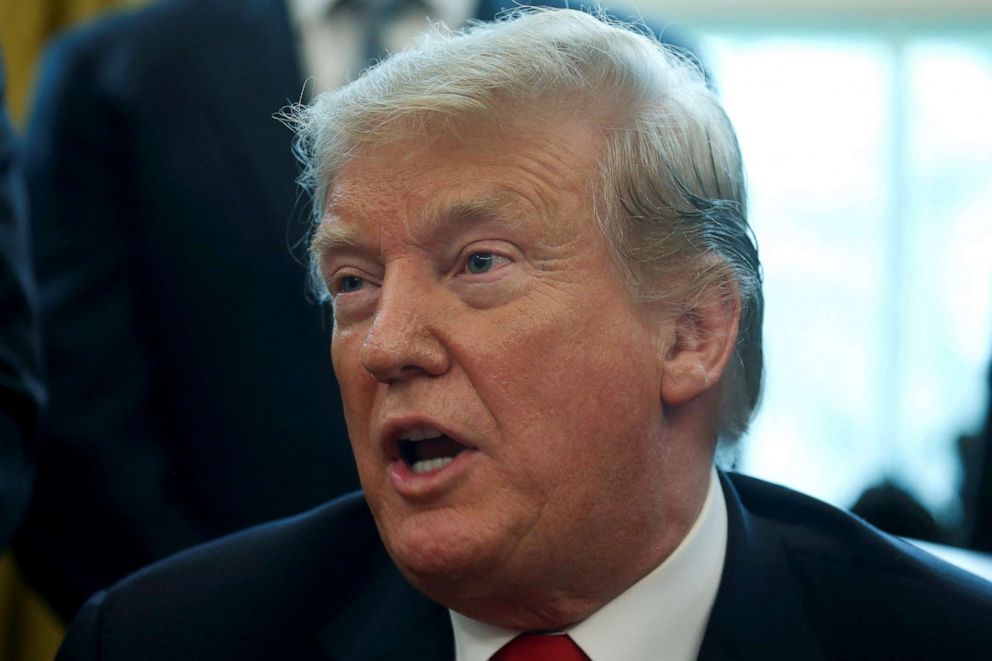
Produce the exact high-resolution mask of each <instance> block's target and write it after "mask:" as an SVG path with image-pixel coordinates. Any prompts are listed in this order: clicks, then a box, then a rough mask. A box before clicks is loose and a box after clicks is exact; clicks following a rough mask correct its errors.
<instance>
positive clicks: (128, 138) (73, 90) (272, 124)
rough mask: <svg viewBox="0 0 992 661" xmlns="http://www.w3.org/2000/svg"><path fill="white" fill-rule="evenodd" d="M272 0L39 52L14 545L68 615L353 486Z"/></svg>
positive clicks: (278, 1)
mask: <svg viewBox="0 0 992 661" xmlns="http://www.w3.org/2000/svg"><path fill="white" fill-rule="evenodd" d="M511 4H512V2H511V1H510V0H484V1H483V2H481V4H480V7H479V10H478V13H477V16H478V17H479V18H491V17H492V16H493V15H494V14H495V13H496V12H497V11H498V10H500V9H502V8H503V7H505V6H509V5H511ZM550 4H556V3H554V2H552V3H550ZM557 4H562V2H561V1H559V2H558V3H557ZM284 5H285V2H284V0H167V1H166V2H161V3H157V4H155V5H152V6H150V7H148V8H147V9H144V10H141V11H137V12H130V13H125V14H121V15H117V16H114V17H112V18H109V19H105V20H101V21H99V22H97V23H95V24H93V25H90V26H87V27H84V28H83V29H81V30H78V31H74V32H72V33H70V34H68V35H66V36H65V37H64V38H62V39H59V40H58V41H57V42H56V43H54V45H53V46H52V47H51V49H50V51H49V52H48V54H47V58H46V60H45V62H44V64H43V66H42V67H41V75H40V80H39V83H38V92H37V98H36V100H35V103H34V108H35V110H34V113H33V117H32V118H31V122H30V131H29V134H28V140H27V174H28V183H29V189H30V194H31V201H32V204H33V207H34V217H35V220H36V223H37V231H36V241H35V248H36V257H37V268H38V279H39V284H40V290H41V295H42V303H43V314H44V319H43V320H44V322H45V328H46V330H47V332H46V338H45V340H46V353H47V359H48V363H49V367H50V370H49V371H50V380H51V390H52V393H51V405H50V416H49V423H50V424H49V427H48V434H47V437H46V438H45V443H44V450H43V454H42V456H41V458H40V465H39V470H38V481H37V488H36V495H35V498H34V501H33V502H32V504H31V506H30V509H29V511H28V513H27V519H26V522H25V524H24V526H23V527H22V529H21V531H20V533H19V534H18V536H17V539H16V540H15V551H16V553H17V556H18V559H19V561H20V563H21V565H22V568H23V569H24V571H25V574H26V575H27V576H28V578H29V580H30V581H31V583H32V584H34V585H35V586H36V587H38V588H39V589H40V590H41V591H42V593H43V594H44V595H45V596H46V597H47V598H48V599H49V601H50V602H51V603H52V604H53V605H54V606H55V607H56V609H57V610H58V611H59V612H60V613H61V614H62V615H63V616H64V617H67V618H68V617H71V615H72V614H73V613H74V612H75V610H76V609H77V608H78V606H79V605H80V604H81V603H82V602H83V600H85V598H86V597H87V596H89V595H90V594H91V593H93V592H94V591H96V590H97V589H100V588H103V587H106V586H107V585H109V584H110V583H111V582H113V581H114V580H116V579H117V578H119V577H121V576H123V575H125V574H126V573H129V572H130V571H132V570H134V569H136V568H137V567H139V566H141V565H143V564H146V563H148V562H150V561H152V560H155V559H158V558H161V557H164V556H165V555H168V554H170V553H173V552H175V551H177V550H179V549H181V548H184V547H187V546H190V545H192V544H194V543H199V542H202V541H205V540H207V539H210V538H213V537H216V536H218V535H220V534H223V533H227V532H230V531H233V530H235V529H239V528H243V527H246V526H249V525H254V524H257V523H260V522H262V521H267V520H271V519H274V518H278V517H282V516H287V515H289V514H293V513H296V512H301V511H304V510H306V509H309V508H311V507H313V506H315V505H317V504H318V503H321V502H326V501H327V500H329V499H331V498H333V497H335V496H337V495H340V494H342V493H345V492H347V491H350V490H353V489H355V488H357V486H358V483H357V478H356V476H355V471H354V466H353V460H352V458H351V453H350V450H349V447H348V441H347V438H346V433H345V427H344V421H343V416H342V412H341V408H340V401H339V400H340V397H339V394H338V391H337V385H336V383H335V380H334V376H333V374H332V371H331V365H330V360H329V358H328V347H329V326H330V324H329V320H328V319H327V318H325V316H324V315H325V313H324V312H323V311H322V310H321V309H320V308H319V307H318V306H316V305H313V304H312V303H311V302H310V301H308V300H307V295H306V277H305V268H304V266H303V262H304V261H305V257H304V252H305V250H304V248H305V245H304V244H305V241H304V240H303V239H304V236H305V234H306V232H307V229H308V221H309V200H306V199H304V198H303V197H302V196H301V195H300V193H299V191H298V189H297V187H296V184H295V178H296V176H297V174H298V170H297V165H296V163H295V161H294V159H293V156H292V154H291V150H290V146H291V139H292V135H291V134H290V132H289V130H288V129H286V128H285V127H284V126H282V125H280V124H279V122H277V121H275V120H274V119H273V118H272V116H273V114H274V113H276V112H277V111H279V110H280V109H281V108H283V107H284V106H286V105H287V104H289V103H291V102H295V101H298V100H300V98H301V90H302V89H303V77H302V75H301V73H300V67H299V63H298V62H297V54H296V49H295V43H294V36H293V34H292V32H291V29H290V26H289V23H288V20H287V16H286V10H285V6H284ZM665 37H666V39H668V40H669V41H670V40H671V34H670V32H668V31H666V35H665Z"/></svg>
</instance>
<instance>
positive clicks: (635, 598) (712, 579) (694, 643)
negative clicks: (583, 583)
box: [449, 470, 727, 661]
mask: <svg viewBox="0 0 992 661" xmlns="http://www.w3.org/2000/svg"><path fill="white" fill-rule="evenodd" d="M726 550H727V504H726V502H725V501H724V499H723V489H722V488H721V486H720V480H719V478H718V477H717V474H716V470H713V471H711V472H710V485H709V490H708V492H707V494H706V501H705V502H704V503H703V509H702V511H700V513H699V517H698V518H697V519H696V522H695V523H694V524H693V526H692V528H691V529H690V530H689V534H688V535H686V537H685V539H683V540H682V542H681V543H680V544H679V545H678V547H676V549H675V551H674V552H672V554H671V555H670V556H668V557H667V558H666V559H665V560H664V561H663V562H662V563H661V564H660V565H658V566H657V567H656V568H655V569H654V570H652V571H651V572H650V573H649V574H648V575H647V576H645V577H644V578H642V579H641V580H639V581H638V582H637V583H635V584H634V585H632V586H630V587H629V588H628V589H627V590H626V591H625V592H623V593H621V594H620V596H618V597H617V598H616V599H614V600H613V601H611V602H610V603H608V604H606V605H605V606H603V607H602V608H600V609H599V610H598V611H596V612H595V613H593V614H592V615H590V616H589V617H588V618H586V619H585V620H583V621H582V622H579V623H578V624H576V625H575V626H573V627H571V628H570V629H567V630H565V631H563V632H562V633H567V634H568V635H569V636H571V637H572V640H574V641H575V642H576V644H578V645H579V647H581V648H582V651H584V652H585V653H586V655H587V656H588V657H589V658H590V659H591V660H592V661H658V660H659V659H661V660H664V661H690V660H691V659H695V658H696V657H697V656H698V654H699V647H700V645H701V644H702V642H703V635H704V633H705V632H706V624H707V622H708V621H709V617H710V610H712V608H713V602H714V601H715V599H716V592H717V588H718V587H719V585H720V577H721V576H722V575H723V559H724V556H725V554H726ZM449 612H450V614H451V624H452V626H453V627H454V633H455V659H456V661H488V659H489V657H491V656H492V655H493V654H494V653H495V652H496V651H497V650H498V649H499V648H500V647H502V646H503V645H505V644H506V643H508V642H509V641H510V640H511V639H513V638H514V637H516V636H517V635H518V634H519V633H520V632H518V631H510V630H508V629H501V628H499V627H494V626H492V625H489V624H485V623H483V622H479V621H477V620H473V619H471V618H468V617H465V616H464V615H462V614H460V613H456V612H454V611H449Z"/></svg>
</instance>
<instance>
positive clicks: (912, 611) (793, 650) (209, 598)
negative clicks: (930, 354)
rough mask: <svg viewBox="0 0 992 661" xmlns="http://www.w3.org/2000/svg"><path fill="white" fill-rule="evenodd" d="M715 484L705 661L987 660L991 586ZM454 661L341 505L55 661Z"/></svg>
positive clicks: (763, 493) (852, 528) (748, 487)
mask: <svg viewBox="0 0 992 661" xmlns="http://www.w3.org/2000/svg"><path fill="white" fill-rule="evenodd" d="M721 480H722V484H723V490H724V495H725V498H726V501H727V514H728V531H727V532H728V535H727V555H726V560H725V565H724V570H723V577H722V579H721V583H720V587H719V591H718V593H717V598H716V602H715V604H714V607H713V611H712V614H711V617H710V621H709V625H708V627H707V630H706V635H705V637H704V640H703V645H702V650H701V652H700V658H701V659H788V660H795V659H802V660H803V661H806V660H809V659H872V660H878V659H980V658H990V657H992V627H990V626H989V623H990V622H992V584H990V583H987V582H985V581H983V580H982V579H979V578H978V577H975V576H973V575H971V574H968V573H966V572H963V571H961V570H959V569H956V568H954V567H951V566H950V565H947V564H945V563H944V562H942V561H940V560H937V559H935V558H933V557H932V556H929V555H927V554H925V553H923V552H921V551H919V550H917V549H915V548H914V547H912V546H910V545H909V544H906V543H904V542H902V541H900V540H898V539H896V538H893V537H889V536H887V535H885V534H883V533H880V532H879V531H877V530H875V529H874V528H871V527H869V526H867V525H866V524H864V523H863V522H861V521H860V520H857V519H855V518H853V517H851V516H850V515H848V514H845V513H843V512H841V511H839V510H836V509H834V508H833V507H830V506H829V505H826V504H824V503H821V502H819V501H816V500H813V499H812V498H809V497H807V496H803V495H801V494H798V493H795V492H792V491H789V490H787V489H784V488H782V487H778V486H775V485H772V484H768V483H765V482H761V481H759V480H755V479H753V478H747V477H743V476H740V475H729V476H727V475H721ZM453 655H454V644H453V637H452V632H451V625H450V621H449V619H448V614H447V611H446V610H445V609H444V608H442V607H441V606H439V605H437V604H434V603H432V602H431V601H430V600H428V599H427V598H426V597H424V596H422V595H420V594H419V593H418V592H416V591H415V590H414V589H413V588H412V587H411V586H410V585H409V584H408V583H407V582H406V581H405V580H404V579H403V578H402V577H401V575H400V574H399V572H398V571H397V570H396V568H395V566H394V565H393V564H392V563H391V562H390V560H389V558H388V557H387V555H386V553H385V551H384V549H383V547H382V545H381V543H380V542H379V539H378V535H377V532H376V529H375V525H374V523H373V521H372V519H371V516H370V514H369V512H368V509H367V507H366V506H365V503H364V501H363V500H362V498H361V495H360V494H352V495H349V496H346V497H344V498H342V499H340V500H338V501H336V502H333V503H330V504H328V505H326V506H324V507H321V508H319V509H316V510H314V511H312V512H309V513H307V514H304V515H301V516H298V517H296V518H292V519H287V520H285V521H281V522H277V523H272V524H268V525H265V526H262V527H259V528H255V529H253V530H249V531H246V532H242V533H239V534H237V535H234V536H232V537H229V538H226V539H223V540H221V541H218V542H214V543H211V544H208V545H205V546H202V547H199V548H197V549H194V550H191V551H187V552H185V553H182V554H180V555H178V556H176V557H173V558H171V559H169V560H166V561H164V562H162V563H159V564H157V565H154V566H152V567H150V568H148V569H145V570H143V571H142V572H140V573H138V574H135V575H134V576H132V577H130V578H128V579H126V580H125V581H123V582H121V583H119V584H118V585H116V586H115V587H114V588H112V589H111V590H109V591H107V592H104V593H100V594H98V595H96V596H95V597H94V598H93V599H92V600H91V601H90V602H89V603H88V604H87V606H86V607H85V608H84V609H83V610H82V611H81V612H80V615H79V617H78V618H77V620H76V622H75V623H74V624H73V625H72V628H71V629H70V631H69V635H68V637H67V638H66V641H65V643H64V646H63V648H62V650H61V651H60V654H59V657H58V660H59V661H69V660H80V661H82V660H89V659H102V660H104V661H116V660H118V659H120V660H125V659H127V660H130V659H144V660H149V661H152V660H155V659H162V660H163V661H164V660H166V659H169V660H171V659H185V660H195V659H204V660H206V659H210V660H212V661H217V660H223V659H232V660H234V659H238V660H239V661H244V660H248V659H259V660H261V659H313V660H318V659H325V660H326V659H329V658H330V659H335V660H337V661H359V660H362V661H367V660H370V659H390V660H395V661H399V660H403V659H409V660H411V661H412V660H414V659H417V660H418V661H419V660H423V659H432V660H434V659H451V658H453Z"/></svg>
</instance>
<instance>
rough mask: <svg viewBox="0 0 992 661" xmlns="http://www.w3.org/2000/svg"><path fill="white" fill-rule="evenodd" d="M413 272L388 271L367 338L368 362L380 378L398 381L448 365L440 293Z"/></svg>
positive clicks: (430, 373) (364, 348)
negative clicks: (438, 302) (440, 328)
mask: <svg viewBox="0 0 992 661" xmlns="http://www.w3.org/2000/svg"><path fill="white" fill-rule="evenodd" d="M433 289H434V287H433V286H432V285H431V283H429V282H426V281H425V280H424V279H423V278H421V279H415V278H413V277H410V275H409V274H408V273H405V274H404V273H394V274H391V275H390V276H387V278H386V280H385V281H384V282H383V283H382V289H381V290H380V292H379V300H378V305H377V306H376V311H375V316H374V317H373V319H372V323H371V325H370V326H369V330H368V333H367V334H366V336H365V340H364V342H363V343H362V354H361V359H362V366H363V367H364V368H365V370H366V371H367V372H368V373H369V374H371V375H372V376H373V377H374V378H375V379H376V380H377V381H380V382H382V383H392V382H396V381H404V380H407V379H410V378H414V377H416V376H439V375H441V374H443V373H444V372H446V371H447V370H448V366H449V357H448V352H447V349H446V348H445V345H444V343H443V342H442V341H441V338H440V337H439V335H438V328H437V324H438V323H439V322H440V321H441V317H442V315H441V311H440V310H439V309H438V307H437V305H435V304H434V303H435V301H436V299H437V298H438V296H439V293H436V292H434V291H433Z"/></svg>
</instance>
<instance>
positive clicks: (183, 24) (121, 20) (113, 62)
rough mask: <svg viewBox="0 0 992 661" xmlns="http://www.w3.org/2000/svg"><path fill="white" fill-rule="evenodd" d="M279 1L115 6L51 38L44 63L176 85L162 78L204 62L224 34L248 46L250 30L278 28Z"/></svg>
mask: <svg viewBox="0 0 992 661" xmlns="http://www.w3.org/2000/svg"><path fill="white" fill-rule="evenodd" d="M283 5H284V3H283V2H281V1H280V0H241V1H239V0H208V1H203V0H163V1H161V2H155V3H152V4H150V5H148V6H145V7H139V8H132V9H119V10H114V11H111V12H108V13H106V14H103V15H101V16H100V17H98V18H96V19H95V20H93V21H90V22H87V23H83V24H81V25H79V26H76V27H73V28H71V29H69V30H67V31H66V32H65V33H63V34H62V35H60V36H59V37H57V38H56V39H54V40H53V41H52V42H51V44H50V45H49V46H48V48H47V49H46V58H45V64H44V66H45V68H46V69H48V68H67V69H69V70H71V71H75V72H77V73H79V74H82V73H91V75H93V76H98V77H101V78H103V79H105V81H104V82H106V83H107V84H112V83H114V82H117V81H121V80H124V81H128V82H130V83H131V84H136V83H143V84H146V85H147V86H148V87H149V88H153V87H155V86H159V87H167V86H168V85H175V84H176V83H178V82H179V79H178V78H177V79H166V78H163V77H162V76H163V75H165V74H167V73H168V72H177V73H182V72H184V71H186V72H188V69H189V67H195V65H202V64H203V61H204V58H206V60H207V61H209V59H210V58H211V57H214V56H216V53H217V52H218V47H217V42H218V40H220V39H222V38H223V37H225V36H231V35H234V36H235V37H237V38H239V39H240V40H242V41H243V42H245V46H246V47H247V46H249V45H250V43H251V42H252V41H253V40H255V39H257V38H258V35H257V34H254V33H253V32H257V31H259V30H261V31H264V32H266V33H270V34H271V33H275V32H277V30H278V27H277V26H279V25H281V23H285V22H286V19H285V9H284V6H283ZM252 27H254V28H255V30H254V31H253V30H252ZM287 29H288V26H287Z"/></svg>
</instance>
